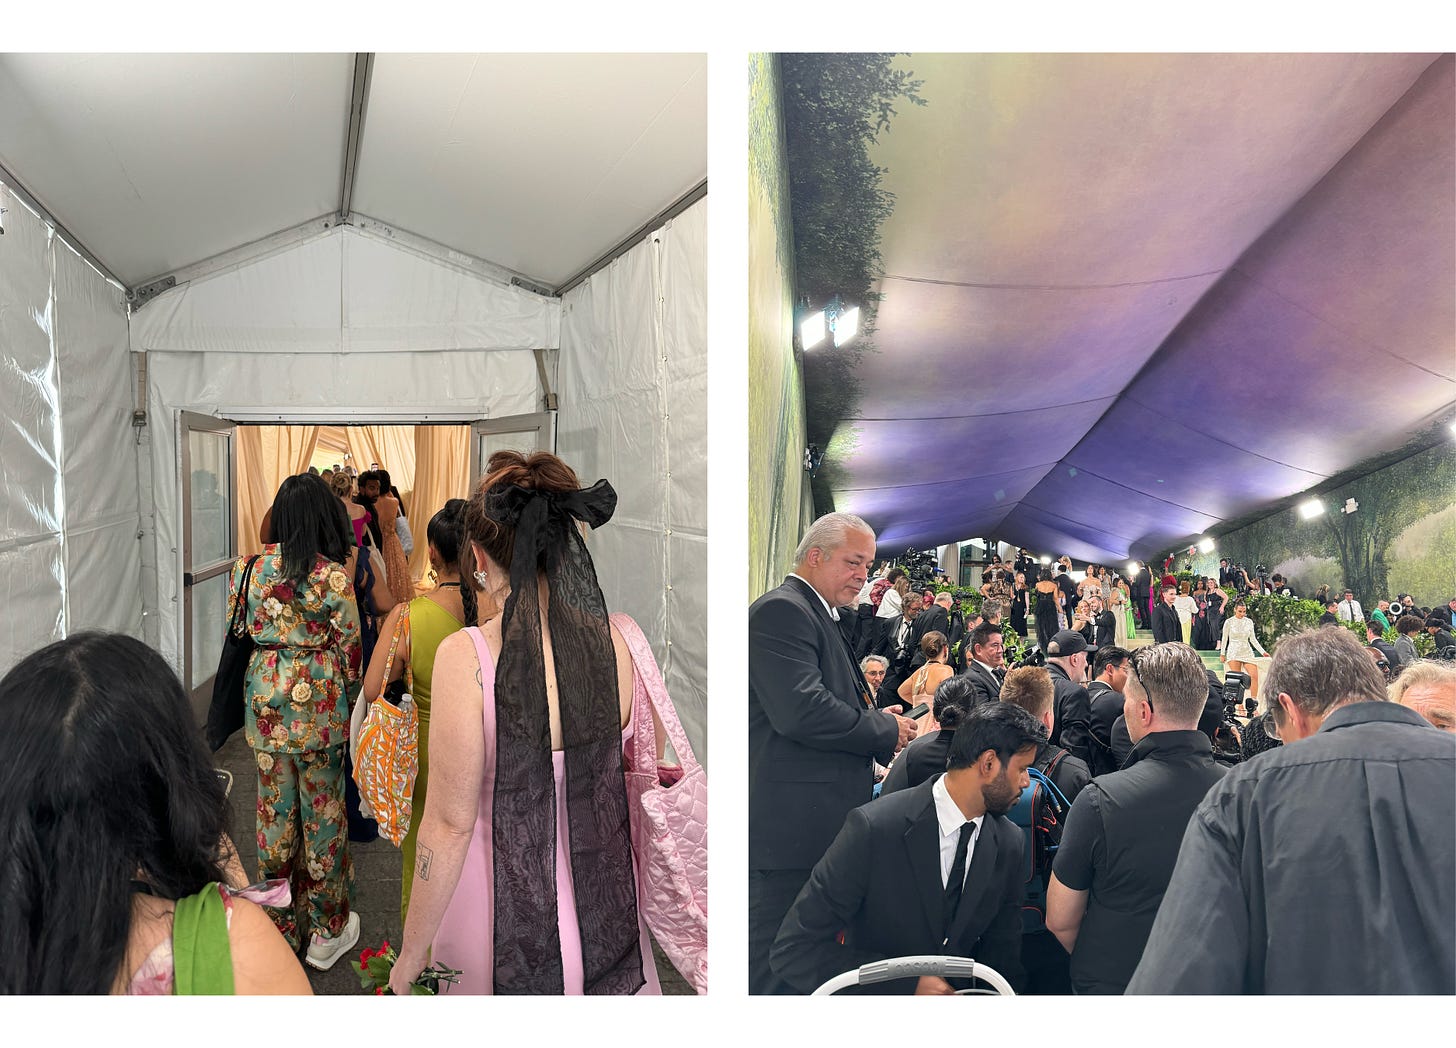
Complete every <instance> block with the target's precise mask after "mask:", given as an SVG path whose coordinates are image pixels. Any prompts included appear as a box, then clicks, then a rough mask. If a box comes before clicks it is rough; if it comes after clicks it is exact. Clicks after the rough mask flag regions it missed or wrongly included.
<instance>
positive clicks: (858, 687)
mask: <svg viewBox="0 0 1456 1048" xmlns="http://www.w3.org/2000/svg"><path fill="white" fill-rule="evenodd" d="M784 582H785V583H786V584H790V585H793V586H795V587H796V588H797V589H798V591H799V593H801V594H802V595H803V597H804V599H805V600H807V601H808V602H809V610H810V611H811V612H812V613H813V614H814V615H817V616H818V617H819V621H820V622H821V623H822V624H823V625H824V626H825V627H827V628H828V630H829V632H830V633H832V634H833V635H834V643H835V645H836V646H837V647H838V648H839V650H840V651H842V652H843V653H844V656H845V658H846V659H847V660H848V661H849V679H850V680H851V681H853V682H854V688H855V692H854V694H855V697H856V698H857V699H858V700H859V705H861V706H864V705H867V704H868V703H866V700H865V696H867V695H868V694H869V686H868V685H867V684H865V679H864V674H862V673H860V671H859V666H857V665H856V664H855V661H854V652H853V651H851V650H850V647H849V641H847V640H845V639H844V633H843V631H841V630H840V628H839V623H837V622H835V621H834V619H833V618H831V617H830V615H829V613H828V612H827V611H825V610H824V604H823V603H822V602H821V601H820V599H819V594H818V593H816V592H815V591H814V587H812V586H810V585H809V584H808V583H807V582H805V581H804V580H803V579H799V578H795V577H793V576H792V575H791V576H789V577H788V578H786V579H784Z"/></svg>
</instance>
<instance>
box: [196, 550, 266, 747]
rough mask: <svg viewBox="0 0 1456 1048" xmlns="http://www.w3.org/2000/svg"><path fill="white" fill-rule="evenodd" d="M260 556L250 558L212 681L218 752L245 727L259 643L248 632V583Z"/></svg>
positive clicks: (213, 739)
mask: <svg viewBox="0 0 1456 1048" xmlns="http://www.w3.org/2000/svg"><path fill="white" fill-rule="evenodd" d="M257 560H258V554H256V553H255V554H253V555H252V556H251V557H249V558H248V566H247V568H246V569H244V571H243V581H242V582H241V583H240V584H239V586H238V594H237V603H236V604H235V606H234V607H233V615H232V619H231V620H229V622H228V631H227V634H226V635H225V636H224V637H223V639H222V657H221V658H220V659H218V660H217V676H216V677H215V678H214V679H213V682H212V704H211V705H210V706H209V707H208V708H207V727H206V729H204V732H205V735H206V738H207V745H208V747H209V748H210V749H211V750H212V752H213V753H216V752H217V751H218V750H220V749H222V748H223V745H224V744H226V742H227V741H228V739H230V738H232V736H233V733H234V732H235V731H237V730H238V729H239V728H241V727H242V726H243V717H244V714H243V690H244V686H245V685H246V683H247V678H248V662H249V660H250V659H251V658H252V656H253V649H255V648H256V647H257V644H256V643H255V642H254V641H253V634H252V633H251V632H250V631H249V630H248V626H247V617H248V582H249V580H250V579H251V578H252V577H253V565H254V564H255V563H256V562H257Z"/></svg>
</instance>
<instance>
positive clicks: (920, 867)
mask: <svg viewBox="0 0 1456 1048" xmlns="http://www.w3.org/2000/svg"><path fill="white" fill-rule="evenodd" d="M932 781H933V780H932ZM905 852H906V858H907V859H908V861H909V863H910V873H911V883H912V884H914V885H915V894H917V895H919V896H920V906H921V909H922V910H923V911H924V913H925V923H926V926H927V927H928V928H929V929H930V934H931V936H932V937H933V938H934V939H939V938H941V937H942V933H941V924H940V908H941V903H942V900H943V899H944V896H945V885H944V884H942V883H941V881H940V820H939V819H937V818H936V817H935V798H934V797H933V796H931V793H930V790H929V789H927V790H926V791H925V806H924V807H923V808H921V809H920V814H919V815H917V816H916V817H915V818H914V819H913V820H912V821H911V823H910V827H909V829H907V830H906V831H905Z"/></svg>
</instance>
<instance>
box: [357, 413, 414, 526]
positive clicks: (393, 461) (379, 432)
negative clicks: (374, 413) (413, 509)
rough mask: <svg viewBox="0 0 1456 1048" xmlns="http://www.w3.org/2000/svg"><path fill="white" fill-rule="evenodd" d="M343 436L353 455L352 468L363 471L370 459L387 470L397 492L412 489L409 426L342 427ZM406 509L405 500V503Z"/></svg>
mask: <svg viewBox="0 0 1456 1048" xmlns="http://www.w3.org/2000/svg"><path fill="white" fill-rule="evenodd" d="M341 428H342V429H343V430H344V439H345V441H347V443H348V446H349V453H350V454H351V455H353V456H354V460H353V461H354V468H355V469H357V470H358V471H359V472H360V473H363V472H364V471H365V470H366V469H368V468H369V464H370V463H371V462H377V463H379V465H380V466H381V467H382V468H384V469H386V470H388V471H389V479H390V480H391V481H393V482H394V486H395V487H397V488H399V491H400V494H401V495H403V494H405V493H406V492H410V491H413V490H414V488H415V436H414V428H415V427H413V426H345V427H341ZM406 508H408V503H406Z"/></svg>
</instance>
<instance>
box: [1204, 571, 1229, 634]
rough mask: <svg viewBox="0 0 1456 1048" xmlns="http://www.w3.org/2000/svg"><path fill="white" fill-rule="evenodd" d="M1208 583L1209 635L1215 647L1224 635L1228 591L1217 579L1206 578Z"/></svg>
mask: <svg viewBox="0 0 1456 1048" xmlns="http://www.w3.org/2000/svg"><path fill="white" fill-rule="evenodd" d="M1204 581H1206V582H1207V583H1208V612H1207V614H1208V635H1209V637H1210V638H1212V640H1213V646H1214V647H1215V648H1217V647H1218V645H1219V640H1220V638H1222V637H1223V620H1224V618H1225V616H1226V615H1227V612H1228V602H1229V595H1228V591H1227V590H1225V589H1224V588H1223V587H1222V586H1220V585H1219V584H1218V580H1217V579H1213V578H1209V579H1205V580H1204Z"/></svg>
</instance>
